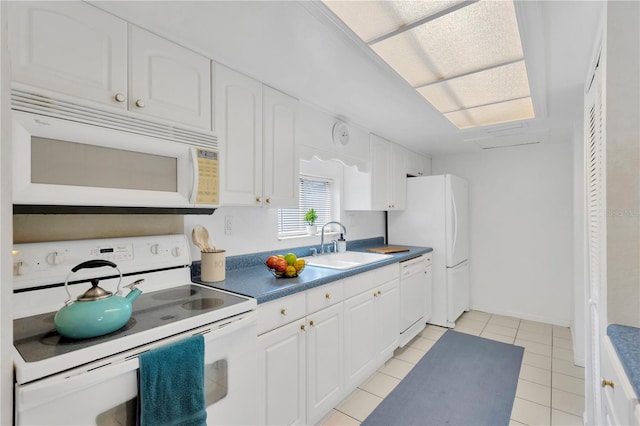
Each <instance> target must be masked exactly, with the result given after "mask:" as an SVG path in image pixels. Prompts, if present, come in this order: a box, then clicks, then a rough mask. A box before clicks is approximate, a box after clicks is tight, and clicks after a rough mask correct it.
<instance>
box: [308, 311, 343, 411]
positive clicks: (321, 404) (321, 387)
mask: <svg viewBox="0 0 640 426" xmlns="http://www.w3.org/2000/svg"><path fill="white" fill-rule="evenodd" d="M307 324H308V327H307V337H306V338H307V424H316V423H317V422H319V421H320V420H321V419H322V417H323V416H324V415H326V414H327V413H328V412H329V411H330V410H331V409H332V408H333V407H334V406H335V405H336V404H337V403H338V402H340V399H341V398H342V390H343V375H344V368H343V360H344V350H343V326H344V325H343V311H342V303H338V304H336V305H333V306H331V307H329V308H326V309H323V310H321V311H318V312H316V313H315V314H313V315H310V316H308V317H307Z"/></svg>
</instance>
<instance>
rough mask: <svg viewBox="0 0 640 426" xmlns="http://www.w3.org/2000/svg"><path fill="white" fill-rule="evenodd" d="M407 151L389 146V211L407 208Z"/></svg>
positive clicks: (393, 145) (398, 146)
mask: <svg viewBox="0 0 640 426" xmlns="http://www.w3.org/2000/svg"><path fill="white" fill-rule="evenodd" d="M407 152H408V151H407V150H406V149H404V148H403V147H401V146H400V145H396V144H392V145H391V161H390V167H389V170H388V176H389V178H388V179H389V182H391V184H390V188H389V192H388V194H387V201H388V206H389V208H388V209H389V210H404V209H405V208H406V207H407V162H408V156H407Z"/></svg>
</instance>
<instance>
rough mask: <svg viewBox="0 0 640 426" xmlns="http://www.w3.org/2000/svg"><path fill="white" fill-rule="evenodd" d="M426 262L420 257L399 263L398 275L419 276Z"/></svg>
mask: <svg viewBox="0 0 640 426" xmlns="http://www.w3.org/2000/svg"><path fill="white" fill-rule="evenodd" d="M425 267H426V262H425V258H424V256H420V257H417V258H414V259H410V260H406V261H404V262H400V268H401V271H400V275H401V276H402V277H409V276H411V275H414V274H420V273H422V272H423V271H424V268H425Z"/></svg>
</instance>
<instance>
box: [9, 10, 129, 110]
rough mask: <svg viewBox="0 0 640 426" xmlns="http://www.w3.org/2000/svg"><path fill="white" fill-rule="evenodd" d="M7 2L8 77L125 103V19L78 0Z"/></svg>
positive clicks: (92, 98)
mask: <svg viewBox="0 0 640 426" xmlns="http://www.w3.org/2000/svg"><path fill="white" fill-rule="evenodd" d="M7 5H8V11H9V31H8V37H9V49H10V51H11V71H12V72H11V78H12V80H13V81H16V82H19V83H24V84H27V85H29V86H33V87H37V88H41V89H46V90H51V91H54V92H58V93H62V94H65V95H69V96H73V97H75V98H79V99H85V100H90V101H94V102H99V103H101V104H106V105H110V106H113V107H118V108H122V109H125V108H126V103H125V102H124V100H125V99H126V93H127V24H126V22H124V21H122V20H120V19H118V18H116V17H114V16H113V15H110V14H108V13H105V12H103V11H101V10H99V9H96V8H95V7H93V6H90V5H88V4H86V3H84V2H17V1H16V2H8V3H7ZM116 94H120V95H121V96H122V98H121V100H122V102H117V101H116V99H115V96H116Z"/></svg>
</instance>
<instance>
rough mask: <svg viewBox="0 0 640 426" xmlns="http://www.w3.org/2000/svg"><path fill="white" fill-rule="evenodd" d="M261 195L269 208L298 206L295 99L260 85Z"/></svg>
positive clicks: (296, 103) (296, 105)
mask: <svg viewBox="0 0 640 426" xmlns="http://www.w3.org/2000/svg"><path fill="white" fill-rule="evenodd" d="M263 87H264V90H263V101H264V103H263V105H264V108H263V114H264V138H263V142H264V143H263V153H264V154H263V156H264V162H263V167H264V170H263V182H262V183H263V198H264V200H263V201H264V205H266V206H268V207H278V208H281V207H290V208H295V207H298V191H299V189H298V188H299V185H298V169H299V166H298V157H297V155H296V139H295V130H296V126H295V124H296V110H297V108H298V100H297V99H295V98H292V97H291V96H288V95H285V94H284V93H282V92H279V91H277V90H275V89H272V88H271V87H268V86H263Z"/></svg>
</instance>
